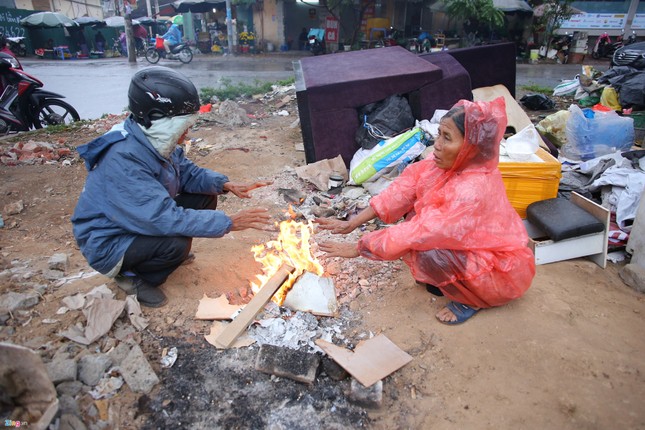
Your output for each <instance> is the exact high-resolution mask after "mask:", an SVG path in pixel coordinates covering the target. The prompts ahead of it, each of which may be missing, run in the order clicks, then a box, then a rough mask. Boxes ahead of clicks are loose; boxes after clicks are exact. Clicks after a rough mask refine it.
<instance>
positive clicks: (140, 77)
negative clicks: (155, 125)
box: [128, 66, 199, 128]
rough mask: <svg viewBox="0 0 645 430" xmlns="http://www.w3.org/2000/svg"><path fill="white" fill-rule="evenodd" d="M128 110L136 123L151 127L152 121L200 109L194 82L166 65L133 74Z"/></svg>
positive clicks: (129, 90)
mask: <svg viewBox="0 0 645 430" xmlns="http://www.w3.org/2000/svg"><path fill="white" fill-rule="evenodd" d="M128 102H129V105H128V109H129V110H130V112H132V115H133V116H134V119H135V121H136V122H137V123H139V124H141V125H143V126H144V127H146V128H149V127H150V126H151V125H152V121H154V120H156V119H160V118H165V117H173V116H178V115H189V114H192V113H195V112H197V111H198V110H199V95H198V94H197V88H195V85H194V84H193V83H192V82H191V81H190V80H189V79H188V78H187V77H186V76H184V75H183V74H181V73H179V72H176V71H174V70H172V69H168V68H166V67H159V66H155V67H146V68H145V69H143V70H140V71H138V72H137V73H135V74H134V76H133V77H132V81H131V82H130V88H129V89H128Z"/></svg>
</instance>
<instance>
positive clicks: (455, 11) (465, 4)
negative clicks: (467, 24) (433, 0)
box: [446, 0, 504, 28]
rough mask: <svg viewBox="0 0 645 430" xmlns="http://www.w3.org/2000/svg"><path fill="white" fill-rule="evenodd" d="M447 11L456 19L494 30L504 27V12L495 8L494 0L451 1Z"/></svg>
mask: <svg viewBox="0 0 645 430" xmlns="http://www.w3.org/2000/svg"><path fill="white" fill-rule="evenodd" d="M446 10H447V12H448V14H449V15H450V17H451V18H454V19H461V20H469V21H474V22H478V23H481V24H486V25H489V26H491V27H492V28H502V27H503V26H504V12H502V11H501V10H499V9H497V8H495V5H494V4H493V0H449V1H447V3H446Z"/></svg>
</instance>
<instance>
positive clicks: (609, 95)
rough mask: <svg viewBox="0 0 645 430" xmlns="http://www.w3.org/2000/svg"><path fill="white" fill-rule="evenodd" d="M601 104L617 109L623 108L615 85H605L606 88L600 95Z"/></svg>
mask: <svg viewBox="0 0 645 430" xmlns="http://www.w3.org/2000/svg"><path fill="white" fill-rule="evenodd" d="M600 104H601V105H603V106H607V107H608V108H611V109H613V110H616V111H619V110H621V109H622V107H621V106H620V102H619V101H618V93H617V92H616V89H615V88H614V87H605V89H604V90H602V94H601V95H600Z"/></svg>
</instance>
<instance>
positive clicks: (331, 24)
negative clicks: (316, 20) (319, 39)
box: [325, 16, 338, 43]
mask: <svg viewBox="0 0 645 430" xmlns="http://www.w3.org/2000/svg"><path fill="white" fill-rule="evenodd" d="M325 42H328V43H338V20H337V19H336V18H334V17H333V16H328V17H327V18H325Z"/></svg>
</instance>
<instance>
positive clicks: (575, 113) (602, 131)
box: [561, 105, 634, 161]
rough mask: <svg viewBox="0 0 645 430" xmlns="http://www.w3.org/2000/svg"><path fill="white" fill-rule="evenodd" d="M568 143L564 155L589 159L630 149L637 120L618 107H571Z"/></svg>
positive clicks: (583, 159)
mask: <svg viewBox="0 0 645 430" xmlns="http://www.w3.org/2000/svg"><path fill="white" fill-rule="evenodd" d="M569 112H570V113H571V114H570V115H569V119H568V120H567V127H566V135H567V144H566V145H564V146H563V147H562V148H561V149H562V155H564V156H565V157H567V158H569V159H570V160H574V161H578V160H582V161H587V160H591V159H592V158H596V157H601V156H603V155H607V154H611V153H613V152H621V151H627V150H629V149H630V148H631V147H632V145H633V144H634V120H633V119H632V118H629V117H622V116H620V115H618V114H617V113H616V112H614V111H608V112H600V111H594V110H593V109H580V108H579V107H578V106H577V105H571V106H570V107H569Z"/></svg>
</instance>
